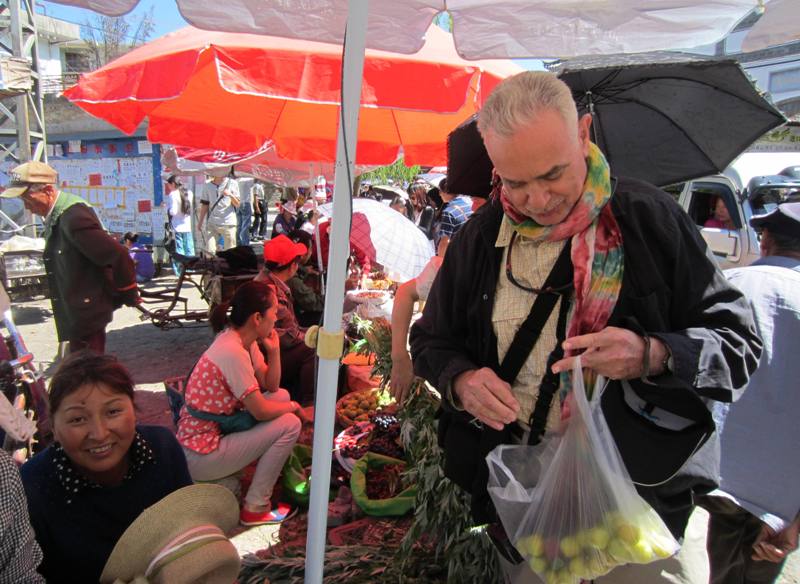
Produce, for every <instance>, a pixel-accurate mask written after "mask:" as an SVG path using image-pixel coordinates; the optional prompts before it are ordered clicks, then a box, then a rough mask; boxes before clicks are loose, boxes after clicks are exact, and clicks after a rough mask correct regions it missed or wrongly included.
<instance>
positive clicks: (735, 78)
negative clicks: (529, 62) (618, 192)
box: [447, 53, 786, 196]
mask: <svg viewBox="0 0 800 584" xmlns="http://www.w3.org/2000/svg"><path fill="white" fill-rule="evenodd" d="M555 72H556V73H557V74H558V75H559V77H560V78H561V79H563V80H564V82H565V83H566V84H567V85H569V86H570V88H572V93H573V96H574V98H575V101H576V103H577V105H578V109H579V111H580V112H581V113H587V112H590V113H592V114H593V116H594V121H593V123H592V128H593V132H594V134H593V136H592V139H593V140H594V141H595V142H596V143H597V145H598V146H599V147H600V148H601V150H603V152H604V153H605V155H606V157H607V158H608V160H609V162H610V163H611V170H612V172H613V173H614V174H615V175H620V176H630V177H635V178H639V179H642V180H645V181H647V182H650V183H652V184H655V185H659V186H664V185H668V184H672V183H676V182H681V181H684V180H688V179H691V178H697V177H700V176H706V175H709V174H714V173H716V172H720V171H722V170H723V169H724V168H725V167H726V166H728V164H730V163H731V162H732V161H733V159H734V158H736V157H737V156H738V155H739V154H741V153H742V152H743V151H744V150H745V149H746V148H747V147H748V146H750V145H751V144H752V143H753V142H755V141H756V140H757V139H758V138H759V137H761V136H762V135H764V134H765V133H767V132H768V131H770V130H772V129H773V128H775V127H777V126H779V125H781V124H782V123H784V122H785V121H786V120H785V117H784V116H783V114H782V113H781V112H780V111H779V110H778V109H776V108H775V106H773V105H772V104H771V103H770V101H769V100H768V99H767V98H766V97H765V96H764V95H762V94H761V93H760V92H759V91H758V89H757V88H756V87H755V85H754V84H753V82H752V81H751V80H750V79H749V77H747V74H746V73H745V72H744V71H743V70H742V68H741V67H740V66H739V64H738V63H737V62H736V61H734V60H717V59H708V58H704V57H697V56H690V55H686V54H676V53H641V54H635V55H619V56H602V57H591V58H585V59H580V60H571V61H565V62H563V63H561V64H560V65H559V66H558V67H557V68H556V69H555ZM447 155H448V169H447V172H448V184H452V185H454V187H453V188H454V192H459V193H465V194H472V195H479V196H487V195H488V193H489V191H490V187H489V183H490V181H491V172H492V163H491V160H490V159H489V157H488V155H487V154H486V149H485V148H484V147H483V141H482V140H481V137H480V134H479V133H478V129H477V123H476V117H475V116H473V117H472V118H470V119H469V120H467V121H466V122H464V123H463V124H461V125H460V126H459V127H457V128H456V129H455V130H453V132H451V133H450V136H449V137H448V145H447Z"/></svg>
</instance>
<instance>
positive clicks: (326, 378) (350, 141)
mask: <svg viewBox="0 0 800 584" xmlns="http://www.w3.org/2000/svg"><path fill="white" fill-rule="evenodd" d="M368 9H369V2H368V0H349V2H348V7H347V30H346V31H345V44H344V55H343V56H342V58H343V72H342V104H341V114H342V115H341V120H340V124H339V133H338V138H337V145H336V170H335V176H334V187H333V214H332V218H331V221H332V223H331V231H330V233H331V239H330V242H331V244H330V251H329V260H328V287H327V291H326V295H325V312H324V321H323V323H324V324H323V332H325V333H340V334H341V331H342V305H343V302H344V282H345V276H346V274H345V271H346V264H347V256H348V255H349V253H350V234H349V227H350V217H351V215H352V208H353V204H352V200H351V197H352V192H351V188H352V180H351V177H352V176H353V171H354V163H355V157H356V142H357V141H358V113H359V106H360V102H361V81H362V76H363V71H364V48H365V44H366V34H367V15H368ZM338 377H339V358H336V359H323V358H320V360H319V372H318V376H317V399H316V408H315V414H314V447H313V453H314V454H313V458H312V461H311V464H312V465H311V469H312V476H313V479H312V480H311V501H310V504H309V508H308V538H307V540H306V573H305V582H306V584H321V583H322V575H323V568H324V563H325V536H326V528H327V526H328V489H329V485H330V475H331V446H332V444H333V424H334V418H335V415H336V390H335V388H336V385H337V380H338Z"/></svg>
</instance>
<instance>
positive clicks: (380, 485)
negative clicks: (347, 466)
mask: <svg viewBox="0 0 800 584" xmlns="http://www.w3.org/2000/svg"><path fill="white" fill-rule="evenodd" d="M402 472H403V465H402V464H387V465H385V466H382V467H380V468H369V469H368V470H367V497H369V498H370V499H373V500H374V499H391V498H392V497H394V496H395V495H397V494H398V493H399V492H400V491H402V490H403V489H402V482H401V480H400V474H401V473H402Z"/></svg>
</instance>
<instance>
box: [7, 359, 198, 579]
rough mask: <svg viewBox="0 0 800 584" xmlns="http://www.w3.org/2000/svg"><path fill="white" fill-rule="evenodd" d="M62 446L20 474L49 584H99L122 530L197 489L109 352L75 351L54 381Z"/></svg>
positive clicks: (54, 413)
mask: <svg viewBox="0 0 800 584" xmlns="http://www.w3.org/2000/svg"><path fill="white" fill-rule="evenodd" d="M49 402H50V403H49V406H50V415H51V419H52V420H53V434H54V436H55V439H56V442H55V443H54V444H53V445H51V446H49V447H48V448H46V449H45V450H43V451H42V452H41V453H39V454H38V455H37V456H35V457H34V458H33V459H31V460H30V461H29V462H28V463H27V464H25V465H24V466H23V467H22V469H21V474H22V481H23V484H24V486H25V492H26V495H27V498H28V510H29V512H30V516H31V523H32V525H33V528H34V531H35V532H36V539H37V540H38V541H39V545H40V546H41V547H42V551H43V553H44V561H43V562H42V564H41V566H40V568H39V571H40V572H41V573H42V575H44V576H45V578H46V579H47V581H48V582H97V581H98V580H99V578H100V574H101V572H102V570H103V566H104V565H105V563H106V560H107V559H108V556H109V555H110V554H111V550H112V549H113V548H114V545H115V544H116V543H117V540H118V539H119V538H120V536H121V535H122V533H123V532H124V531H125V530H126V529H127V527H128V526H129V525H130V524H131V523H132V522H133V521H134V520H135V519H136V517H137V516H138V515H139V514H140V513H141V512H142V511H143V510H144V509H146V508H147V507H149V506H150V505H153V504H154V503H156V502H158V501H159V500H161V499H162V498H163V497H165V496H166V495H168V494H169V493H171V492H173V491H175V490H177V489H179V488H181V487H184V486H187V485H190V484H191V483H192V480H191V478H190V477H189V471H188V469H187V467H186V459H185V457H184V455H183V452H182V450H181V448H180V446H179V445H178V442H177V440H176V439H175V437H174V436H173V435H172V433H171V432H170V431H169V430H167V429H166V428H160V427H155V426H136V415H135V413H134V407H133V381H132V380H131V377H130V374H129V373H128V372H127V371H126V370H125V368H124V367H123V366H122V365H120V364H119V363H118V362H117V360H116V359H115V358H114V357H112V356H109V355H97V354H95V353H93V352H90V351H81V352H78V353H73V354H72V355H70V356H69V357H67V358H66V359H65V360H64V362H63V363H62V364H61V366H60V367H59V368H58V370H57V371H56V373H55V375H54V376H53V379H52V381H51V383H50V396H49Z"/></svg>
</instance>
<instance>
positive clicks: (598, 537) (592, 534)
mask: <svg viewBox="0 0 800 584" xmlns="http://www.w3.org/2000/svg"><path fill="white" fill-rule="evenodd" d="M588 539H589V545H591V546H592V547H593V548H597V549H599V550H603V549H605V548H606V546H607V545H608V542H609V540H610V539H611V535H610V534H609V533H608V530H607V529H606V528H605V527H593V528H592V529H590V530H589V532H588Z"/></svg>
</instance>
